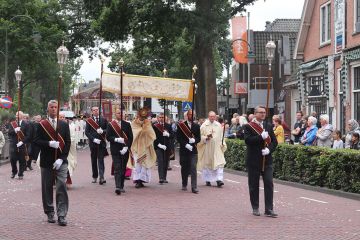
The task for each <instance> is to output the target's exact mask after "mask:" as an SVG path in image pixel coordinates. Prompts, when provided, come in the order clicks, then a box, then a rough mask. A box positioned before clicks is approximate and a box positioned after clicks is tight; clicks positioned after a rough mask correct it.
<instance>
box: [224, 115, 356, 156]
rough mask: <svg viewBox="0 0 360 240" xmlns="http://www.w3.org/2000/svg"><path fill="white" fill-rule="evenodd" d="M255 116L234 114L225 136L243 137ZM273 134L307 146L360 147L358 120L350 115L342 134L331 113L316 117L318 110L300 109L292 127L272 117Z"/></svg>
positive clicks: (286, 141) (283, 141)
mask: <svg viewBox="0 0 360 240" xmlns="http://www.w3.org/2000/svg"><path fill="white" fill-rule="evenodd" d="M253 118H254V115H253V114H249V115H246V114H243V115H239V114H237V113H235V114H233V118H232V119H231V122H230V123H225V124H226V125H225V137H227V138H230V139H231V138H239V139H243V138H244V133H243V126H244V124H247V123H248V122H250V121H252V119H253ZM272 125H273V130H274V134H275V136H276V139H277V141H278V143H280V144H281V143H289V144H301V145H304V146H320V147H329V148H333V149H341V148H350V149H360V143H359V134H360V127H359V123H358V122H357V121H356V120H355V119H351V120H349V121H348V123H347V129H346V134H345V135H344V136H342V133H341V131H340V130H337V129H335V128H334V127H333V126H332V125H331V123H330V122H329V115H327V114H322V115H320V116H319V117H317V114H316V112H313V113H312V114H311V115H310V116H304V115H303V113H302V112H301V111H298V112H297V113H296V122H295V123H294V125H293V128H292V129H290V128H289V127H288V125H287V124H286V123H285V122H284V121H283V119H282V118H281V116H279V115H274V116H273V117H272Z"/></svg>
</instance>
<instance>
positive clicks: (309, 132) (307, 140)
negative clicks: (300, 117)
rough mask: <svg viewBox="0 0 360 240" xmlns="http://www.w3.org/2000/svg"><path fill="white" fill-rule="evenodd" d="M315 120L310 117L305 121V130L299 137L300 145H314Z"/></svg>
mask: <svg viewBox="0 0 360 240" xmlns="http://www.w3.org/2000/svg"><path fill="white" fill-rule="evenodd" d="M316 122H317V120H316V118H314V117H312V116H310V117H309V118H308V121H307V127H306V130H305V132H304V134H303V136H302V137H301V143H302V144H303V145H305V146H312V145H315V144H316V132H317V130H318V128H317V127H316Z"/></svg>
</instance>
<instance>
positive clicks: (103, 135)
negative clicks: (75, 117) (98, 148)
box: [86, 118, 105, 141]
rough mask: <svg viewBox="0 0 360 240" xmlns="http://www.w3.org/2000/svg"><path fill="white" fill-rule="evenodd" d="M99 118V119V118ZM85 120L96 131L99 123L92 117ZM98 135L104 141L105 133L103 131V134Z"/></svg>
mask: <svg viewBox="0 0 360 240" xmlns="http://www.w3.org/2000/svg"><path fill="white" fill-rule="evenodd" d="M99 119H100V118H99ZM86 122H87V123H88V124H89V125H90V126H91V127H92V128H93V129H94V130H95V131H97V130H98V129H99V128H100V126H99V124H98V123H97V122H95V121H94V119H92V118H88V119H86ZM96 133H97V132H96ZM99 135H100V137H101V138H102V139H103V140H104V141H105V134H104V133H103V134H99Z"/></svg>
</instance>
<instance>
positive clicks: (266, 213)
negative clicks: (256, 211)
mask: <svg viewBox="0 0 360 240" xmlns="http://www.w3.org/2000/svg"><path fill="white" fill-rule="evenodd" d="M264 215H265V216H267V217H272V218H277V217H278V215H277V214H276V213H274V211H273V210H266V211H265V213H264Z"/></svg>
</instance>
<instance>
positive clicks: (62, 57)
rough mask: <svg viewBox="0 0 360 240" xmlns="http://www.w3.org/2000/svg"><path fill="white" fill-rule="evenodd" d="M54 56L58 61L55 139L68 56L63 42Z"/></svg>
mask: <svg viewBox="0 0 360 240" xmlns="http://www.w3.org/2000/svg"><path fill="white" fill-rule="evenodd" d="M56 55H57V59H58V64H59V73H60V75H59V81H58V96H57V101H58V108H57V115H56V137H57V131H58V125H59V112H60V99H61V82H62V79H63V69H64V65H65V63H66V61H67V59H68V56H69V50H68V49H67V48H66V47H65V46H64V41H63V42H62V45H61V46H60V47H59V48H58V49H57V50H56Z"/></svg>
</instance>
